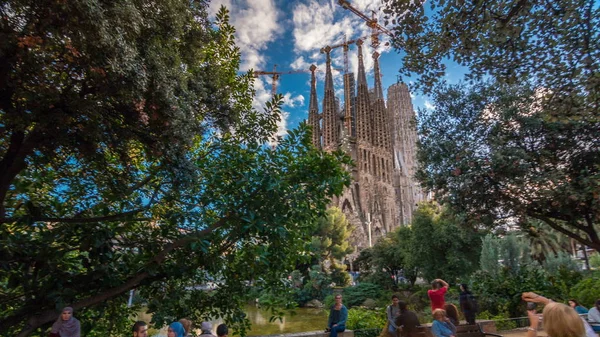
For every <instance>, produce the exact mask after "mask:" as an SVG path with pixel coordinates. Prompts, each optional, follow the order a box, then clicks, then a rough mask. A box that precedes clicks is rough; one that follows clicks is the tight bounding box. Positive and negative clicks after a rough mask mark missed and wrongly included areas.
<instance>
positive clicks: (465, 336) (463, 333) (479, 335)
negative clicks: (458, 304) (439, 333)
mask: <svg viewBox="0 0 600 337" xmlns="http://www.w3.org/2000/svg"><path fill="white" fill-rule="evenodd" d="M485 336H494V337H503V336H502V335H499V334H497V333H491V332H485V331H483V330H481V326H480V325H479V324H472V325H458V326H457V327H456V337H485Z"/></svg>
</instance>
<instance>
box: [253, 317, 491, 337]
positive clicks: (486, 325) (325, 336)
mask: <svg viewBox="0 0 600 337" xmlns="http://www.w3.org/2000/svg"><path fill="white" fill-rule="evenodd" d="M461 324H466V322H461ZM477 324H479V326H481V330H483V331H484V332H493V333H496V332H497V330H496V324H495V322H494V321H489V320H478V321H477ZM422 325H423V326H424V327H425V328H426V330H425V331H426V336H427V337H433V335H432V334H431V323H425V324H422ZM260 337H329V333H326V332H324V331H323V330H320V331H307V332H295V333H286V334H276V335H264V336H260ZM338 337H354V331H353V330H346V331H344V332H338Z"/></svg>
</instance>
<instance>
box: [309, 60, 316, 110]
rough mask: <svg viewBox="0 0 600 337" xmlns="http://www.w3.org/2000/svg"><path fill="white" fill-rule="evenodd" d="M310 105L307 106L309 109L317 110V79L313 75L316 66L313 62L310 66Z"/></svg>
mask: <svg viewBox="0 0 600 337" xmlns="http://www.w3.org/2000/svg"><path fill="white" fill-rule="evenodd" d="M309 69H310V72H311V75H310V105H309V107H308V109H309V111H314V112H318V111H319V104H318V102H317V79H316V77H315V70H317V66H315V65H314V64H313V65H311V66H310V68H309Z"/></svg>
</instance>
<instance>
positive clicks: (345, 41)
mask: <svg viewBox="0 0 600 337" xmlns="http://www.w3.org/2000/svg"><path fill="white" fill-rule="evenodd" d="M367 37H368V36H364V37H360V38H358V39H353V40H349V41H348V40H346V35H344V42H342V43H338V44H335V45H333V46H326V47H323V48H321V54H325V53H329V52H330V51H332V50H333V49H336V48H340V47H343V48H344V49H343V51H344V74H347V73H348V68H349V67H348V47H349V46H350V45H351V44H353V43H356V41H358V40H363V39H366V38H367Z"/></svg>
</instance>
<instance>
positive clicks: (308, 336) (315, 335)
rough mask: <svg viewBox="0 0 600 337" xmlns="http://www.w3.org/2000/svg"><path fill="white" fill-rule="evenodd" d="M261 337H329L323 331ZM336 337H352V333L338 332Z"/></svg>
mask: <svg viewBox="0 0 600 337" xmlns="http://www.w3.org/2000/svg"><path fill="white" fill-rule="evenodd" d="M261 337H329V332H325V331H323V330H320V331H306V332H294V333H285V334H276V335H264V336H261ZM338 337H354V331H352V330H346V331H344V332H338Z"/></svg>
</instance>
